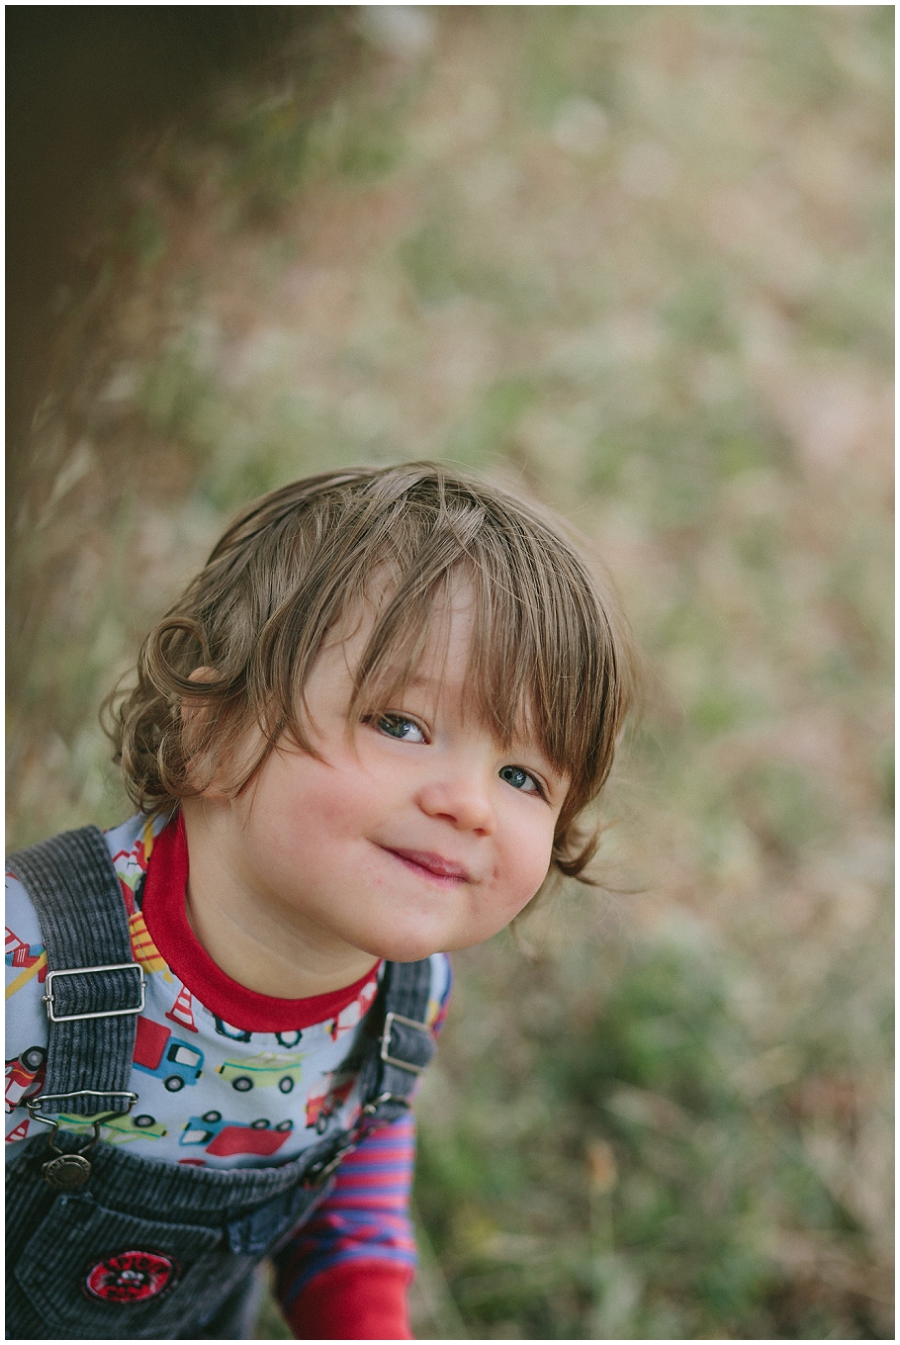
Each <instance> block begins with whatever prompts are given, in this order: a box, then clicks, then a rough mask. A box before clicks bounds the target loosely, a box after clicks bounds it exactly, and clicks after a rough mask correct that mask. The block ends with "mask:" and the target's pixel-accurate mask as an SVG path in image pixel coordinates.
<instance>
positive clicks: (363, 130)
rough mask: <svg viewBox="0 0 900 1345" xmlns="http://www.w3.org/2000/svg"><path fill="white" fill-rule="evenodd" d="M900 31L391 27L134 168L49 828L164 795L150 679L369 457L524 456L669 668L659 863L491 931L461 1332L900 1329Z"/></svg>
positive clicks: (69, 617)
mask: <svg viewBox="0 0 900 1345" xmlns="http://www.w3.org/2000/svg"><path fill="white" fill-rule="evenodd" d="M890 19H891V11H890V10H889V9H888V8H886V7H841V6H837V7H811V8H810V7H807V8H803V7H791V6H787V7H778V6H776V7H752V6H751V7H734V8H731V7H716V6H713V7H705V8H698V7H677V6H676V7H652V6H651V7H625V6H607V7H573V8H564V9H555V8H549V7H541V6H538V7H534V8H521V9H518V8H512V9H507V8H502V7H501V8H489V7H488V8H476V9H471V8H469V9H467V8H453V7H451V8H449V9H446V8H445V9H440V8H431V9H426V10H421V11H412V12H410V11H394V10H390V9H384V10H379V9H377V8H376V7H371V8H369V9H368V10H366V11H365V16H364V19H363V20H362V21H361V23H362V27H363V29H364V30H365V31H364V32H363V34H362V35H360V33H359V31H358V21H357V18H356V13H355V11H353V10H350V9H342V10H340V11H338V12H336V17H335V20H334V24H333V26H332V27H331V28H326V29H324V30H322V32H321V33H320V34H319V36H318V38H317V41H320V42H321V44H322V47H321V51H320V52H319V55H318V62H317V66H316V69H317V71H318V72H319V78H318V81H317V82H316V81H314V82H312V83H311V82H310V81H309V80H308V79H306V80H304V81H303V82H302V84H301V83H300V82H298V80H297V77H296V74H295V73H294V72H295V70H296V67H297V63H296V61H295V59H294V58H293V57H292V54H291V51H290V48H289V46H288V47H287V48H286V50H285V53H284V57H283V60H282V61H281V63H280V65H279V67H278V69H277V70H275V71H273V72H272V73H270V75H269V76H268V77H267V79H266V80H259V79H254V80H249V81H246V82H245V83H244V84H243V85H235V86H233V87H231V88H230V89H229V90H227V91H226V92H225V93H223V94H222V95H220V96H218V97H217V98H216V99H214V100H212V101H211V102H210V103H209V105H208V107H207V108H206V110H205V112H204V114H203V116H202V117H201V118H200V120H199V122H198V123H197V124H195V125H193V126H192V127H189V128H181V129H180V130H176V131H173V133H172V134H171V135H169V136H167V137H164V138H163V139H162V140H161V141H160V142H159V143H157V144H155V145H153V146H151V147H149V148H148V149H147V150H146V151H144V152H142V153H140V154H136V155H135V157H134V161H133V166H132V169H131V172H130V174H129V175H128V177H127V180H124V181H119V182H114V183H110V185H109V190H108V192H107V195H106V198H105V200H104V202H103V203H102V207H100V208H98V212H97V216H96V222H95V227H94V229H93V231H92V232H91V234H90V235H89V236H88V237H87V238H86V240H85V250H84V258H83V267H82V272H81V277H80V280H79V281H78V282H77V283H76V284H74V285H73V288H72V289H71V290H70V291H69V292H68V294H67V295H62V296H61V298H60V303H61V318H60V335H59V341H58V345H57V347H56V349H55V350H54V352H52V360H48V368H49V373H48V383H47V399H46V402H45V404H44V407H43V411H42V414H41V416H40V417H39V418H38V420H37V422H36V426H35V430H34V433H33V436H32V442H31V446H30V454H31V462H32V469H31V473H30V477H29V484H28V488H27V490H26V492H25V493H24V495H23V497H22V499H21V501H20V502H19V506H18V507H19V514H18V522H17V525H16V532H15V539H16V551H15V557H14V561H13V564H12V566H11V578H12V581H13V598H12V620H13V635H14V649H15V651H16V653H15V657H14V659H13V666H12V669H11V679H10V684H11V695H10V721H9V722H10V732H9V745H10V759H11V766H12V786H11V789H10V795H9V797H10V800H11V803H12V813H11V819H10V821H11V833H12V840H13V842H14V843H15V844H20V843H23V842H27V841H29V840H32V839H36V838H38V837H39V836H41V835H44V834H47V833H48V832H50V831H51V830H54V829H57V828H60V827H64V826H69V825H73V824H77V823H80V822H82V821H87V820H98V819H99V820H101V821H104V822H110V821H112V820H114V819H115V818H117V817H119V816H120V815H121V811H122V808H123V806H124V805H123V800H122V796H121V794H120V793H119V792H118V791H117V786H116V785H115V783H114V782H111V780H110V775H109V770H108V767H107V764H106V748H105V744H104V742H103V740H102V738H101V737H100V735H99V732H98V730H97V729H96V727H95V715H96V709H97V706H98V704H99V700H100V698H101V696H102V694H103V692H104V691H105V690H106V688H107V686H108V684H109V683H110V681H111V680H112V678H113V677H114V676H116V675H117V674H118V673H119V672H120V671H123V670H124V669H125V668H126V667H127V666H128V663H129V661H130V659H131V658H132V657H133V653H134V650H135V647H136V642H137V641H138V639H139V638H140V636H141V634H142V633H143V631H144V630H145V629H146V627H147V626H148V625H149V623H150V621H151V620H152V619H153V618H154V616H155V615H156V614H157V613H158V612H159V610H160V609H161V608H162V607H163V606H164V604H165V603H166V601H167V599H168V598H169V597H170V596H171V595H172V594H174V592H175V591H176V590H177V589H178V588H179V587H180V586H181V585H182V584H183V582H184V581H185V579H186V578H187V577H188V576H189V575H190V574H191V572H192V571H193V570H194V569H195V568H196V567H197V565H198V564H199V563H200V562H201V561H202V559H203V557H204V553H205V551H206V550H207V549H208V547H209V546H210V544H211V542H212V540H213V539H214V537H215V535H216V534H217V532H218V531H219V529H220V528H221V526H222V523H223V521H224V519H225V518H226V517H227V516H228V514H229V512H230V511H231V510H233V509H234V508H235V507H236V506H237V505H238V504H239V503H241V502H243V501H244V500H245V499H247V498H249V497H251V496H252V495H254V494H256V493H259V492H261V491H263V490H265V489H267V488H269V487H271V486H274V485H276V484H279V483H280V482H282V481H284V480H287V479H290V478H291V477H294V476H299V475H302V474H304V473H306V472H310V471H314V470H316V469H319V468H321V467H323V466H330V465H333V464H339V463H345V462H355V461H382V460H385V459H390V458H402V457H417V458H418V457H425V456H432V457H442V458H446V459H451V460H455V461H461V462H464V463H467V464H471V465H474V466H476V467H478V468H479V469H481V470H485V471H488V472H491V473H495V474H497V475H499V476H500V477H503V476H506V477H509V476H513V477H515V478H516V479H519V480H522V481H524V482H525V483H526V484H527V485H528V486H529V487H531V488H532V489H534V490H535V491H537V492H538V493H539V494H540V495H541V496H542V497H544V498H545V499H547V500H549V501H551V502H553V503H554V504H556V505H557V506H558V507H559V508H561V509H562V510H563V511H564V512H565V513H566V514H567V515H568V516H569V517H570V518H571V519H572V520H573V521H574V522H575V523H576V524H577V525H578V526H579V527H580V528H581V529H582V530H583V531H584V532H586V533H587V535H588V536H589V537H590V538H591V539H592V540H593V541H594V542H595V543H596V546H597V549H598V552H599V553H600V554H601V555H603V556H604V557H605V559H606V560H607V561H608V562H609V564H610V566H611V568H612V570H613V572H614V574H615V575H616V577H617V580H618V583H619V585H620V588H621V589H622V591H623V594H624V597H625V600H626V604H627V606H628V608H629V610H630V612H631V615H632V619H633V622H634V625H635V627H636V630H637V633H638V636H639V639H640V641H641V643H642V645H643V648H644V650H645V653H646V656H647V660H648V665H649V667H650V668H651V669H652V672H651V676H650V689H649V696H648V707H647V712H646V715H645V719H644V723H643V726H642V728H641V729H640V731H639V732H638V733H637V734H636V735H634V737H633V740H632V742H631V743H630V744H629V746H628V750H627V751H626V753H625V756H624V760H623V763H622V766H621V769H620V771H619V778H618V779H617V781H616V782H615V784H614V787H613V789H612V790H611V792H610V796H609V801H608V805H607V811H608V813H609V815H610V816H614V817H615V818H616V819H617V822H618V824H617V826H615V827H614V828H612V829H611V831H610V832H609V837H608V842H607V845H606V849H605V860H604V863H605V870H604V872H605V875H606V877H607V878H608V880H609V883H610V885H611V886H613V887H621V888H624V889H628V890H631V891H633V892H637V893H638V894H637V895H631V896H623V895H619V896H613V897H610V898H608V899H606V900H605V901H604V903H603V904H602V905H599V906H598V905H597V903H595V901H594V900H593V898H591V899H586V898H585V897H584V896H583V895H579V894H578V893H577V892H573V893H568V894H566V897H565V899H564V900H561V901H560V903H559V904H558V905H557V907H556V908H554V910H553V911H551V912H550V913H548V914H547V915H544V916H539V915H536V916H535V920H534V924H533V927H532V928H531V930H530V931H529V930H526V935H527V937H528V938H529V939H530V940H531V942H532V943H533V944H535V945H536V946H537V947H538V948H539V949H540V950H541V952H540V955H539V956H538V958H537V960H536V962H535V963H534V965H533V966H531V967H528V966H527V965H523V960H522V954H521V953H520V952H519V951H518V950H517V949H516V948H515V946H514V945H513V943H512V941H511V940H504V939H500V940H497V941H494V942H492V943H491V944H490V945H487V946H485V947H484V948H482V949H479V950H475V951H473V952H471V953H470V954H468V955H466V956H464V957H460V958H459V959H458V982H459V988H458V992H457V1003H456V1008H455V1013H454V1015H452V1016H451V1020H450V1024H449V1025H448V1028H447V1031H446V1038H445V1041H444V1043H443V1048H442V1052H441V1060H440V1063H439V1065H438V1066H437V1067H436V1070H435V1072H434V1074H433V1075H432V1077H431V1078H430V1079H429V1080H428V1082H427V1085H426V1088H425V1090H424V1094H423V1097H422V1105H421V1116H422V1130H423V1142H422V1155H423V1156H422V1170H421V1180H420V1188H419V1195H418V1201H419V1208H420V1211H421V1219H422V1221H423V1224H424V1226H425V1228H426V1229H427V1232H428V1247H429V1248H430V1250H427V1251H426V1260H425V1267H424V1271H423V1276H422V1288H421V1289H420V1290H419V1291H418V1297H417V1298H416V1312H417V1317H418V1333H419V1334H420V1335H422V1336H429V1335H431V1336H442V1335H443V1336H446V1335H461V1334H462V1333H463V1331H464V1330H465V1331H467V1332H468V1334H470V1335H473V1336H497V1337H502V1336H526V1337H531V1338H552V1337H565V1336H570V1337H580V1336H586V1337H591V1336H594V1337H604V1336H619V1337H626V1338H631V1337H635V1338H637V1337H645V1338H656V1337H666V1336H673V1337H681V1338H702V1337H706V1336H711V1335H712V1336H715V1335H718V1336H731V1337H750V1338H760V1337H765V1336H769V1337H777V1338H793V1337H817V1338H829V1337H841V1338H866V1337H868V1338H871V1337H878V1338H888V1337H890V1336H891V1334H892V1325H891V1317H890V1275H889V1269H888V1267H889V1263H890V1250H891V1236H892V1215H891V1211H890V1206H889V1189H890V1180H889V1172H890V1142H891V1126H890V1120H889V1109H890V1091H889V1088H888V1084H887V1073H888V1067H889V1054H888V1047H887V1041H886V1039H887V1032H888V1026H889V1004H890V999H889V996H890V973H889V966H888V963H887V959H886V956H885V950H886V947H887V946H888V943H889V938H890V934H889V918H890V917H889V906H888V892H889V878H888V874H889V856H890V835H891V833H890V829H889V809H890V803H891V794H892V777H891V775H890V770H891V757H890V713H891V710H890V707H891V701H890V690H889V686H890V655H889V645H888V633H889V624H890V593H891V581H890V572H889V569H888V565H889V557H890V504H891V496H890V451H891V408H892V396H891V383H890V379H891V372H892V350H891V289H890V262H891V251H890V246H891V234H890V215H891V203H892V182H891V164H892V150H891V145H890V133H891V125H892V117H891V34H890V31H889V24H890ZM598 1145H599V1146H601V1147H599V1148H598V1147H597V1146H598ZM602 1146H606V1147H605V1148H604V1147H602ZM598 1155H599V1157H598ZM604 1163H605V1164H606V1167H604V1166H603V1165H604ZM598 1164H599V1166H598ZM598 1172H600V1173H601V1176H600V1177H598ZM604 1172H605V1174H606V1175H605V1176H603V1175H602V1174H603V1173H604Z"/></svg>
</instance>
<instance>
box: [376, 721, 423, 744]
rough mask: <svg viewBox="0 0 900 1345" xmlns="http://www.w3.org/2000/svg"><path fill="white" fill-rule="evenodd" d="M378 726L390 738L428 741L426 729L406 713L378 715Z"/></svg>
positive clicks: (405, 740) (406, 741)
mask: <svg viewBox="0 0 900 1345" xmlns="http://www.w3.org/2000/svg"><path fill="white" fill-rule="evenodd" d="M375 724H376V726H377V728H378V729H379V730H380V731H381V732H382V733H386V734H387V736H388V737H389V738H399V739H400V740H401V741H402V742H405V743H424V742H426V741H427V739H426V737H425V733H424V730H423V729H422V728H421V726H420V725H419V724H417V723H416V721H415V720H414V719H407V718H406V717H405V716H404V715H378V717H377V718H376V719H375Z"/></svg>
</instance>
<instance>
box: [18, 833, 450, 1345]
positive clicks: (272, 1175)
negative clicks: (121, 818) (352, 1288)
mask: <svg viewBox="0 0 900 1345" xmlns="http://www.w3.org/2000/svg"><path fill="white" fill-rule="evenodd" d="M9 862H10V867H11V868H12V870H13V872H15V874H16V876H17V877H18V878H19V879H20V880H21V881H22V883H24V885H25V887H26V888H27V890H28V893H29V895H30V896H31V899H32V901H33V902H34V906H35V909H36V910H37V913H38V916H39V919H40V922H41V930H42V936H43V940H44V944H45V947H46V950H47V959H48V968H49V970H48V974H47V979H46V983H45V994H44V998H45V1000H46V1001H47V1013H48V1017H49V1019H50V1024H49V1042H48V1053H47V1074H46V1080H45V1084H44V1089H43V1091H42V1092H41V1093H40V1094H39V1095H38V1097H37V1098H35V1099H33V1101H31V1102H30V1103H29V1104H28V1110H29V1112H30V1114H31V1115H32V1117H33V1118H34V1119H35V1120H37V1119H39V1118H40V1117H42V1116H43V1117H47V1120H48V1126H47V1134H46V1135H43V1134H39V1135H37V1136H34V1137H31V1138H28V1139H25V1140H22V1141H20V1142H18V1143H17V1144H16V1145H15V1153H14V1155H13V1156H12V1157H11V1159H10V1160H9V1161H8V1163H7V1224H6V1229H7V1232H6V1254H7V1289H6V1332H7V1339H14V1340H46V1339H49V1338H53V1337H55V1338H64V1339H85V1340H88V1339H91V1340H112V1339H121V1338H123V1337H124V1338H125V1339H137V1340H141V1339H154V1340H235V1339H244V1338H246V1337H247V1336H248V1335H249V1333H250V1330H251V1329H252V1317H253V1310H254V1307H255V1293H256V1287H257V1285H258V1282H259V1277H258V1274H257V1268H258V1267H259V1265H260V1262H261V1261H262V1260H263V1258H265V1257H266V1256H268V1255H271V1254H272V1253H273V1251H277V1250H278V1249H279V1247H280V1246H281V1245H283V1244H284V1243H286V1242H287V1241H288V1239H289V1238H290V1235H291V1233H292V1232H293V1231H294V1230H295V1229H296V1228H297V1227H298V1226H299V1225H300V1224H302V1223H303V1222H304V1221H305V1220H306V1219H307V1218H308V1217H309V1215H310V1214H311V1212H312V1210H313V1209H314V1208H315V1206H316V1205H317V1204H318V1203H319V1202H320V1201H321V1200H322V1199H323V1197H324V1196H325V1195H326V1194H327V1192H328V1190H329V1189H330V1187H331V1185H332V1183H333V1181H334V1173H335V1171H336V1169H337V1167H338V1165H339V1163H340V1161H341V1158H342V1156H343V1155H344V1154H345V1153H347V1152H349V1150H350V1149H352V1148H354V1147H355V1146H356V1144H358V1143H359V1141H360V1139H362V1137H363V1136H364V1135H365V1134H366V1133H367V1132H368V1131H369V1130H372V1129H374V1128H375V1127H377V1126H382V1125H385V1124H386V1123H388V1122H390V1121H392V1120H395V1119H396V1117H398V1116H399V1115H400V1114H401V1113H402V1112H403V1111H404V1110H405V1109H406V1108H408V1106H409V1096H410V1094H411V1092H412V1089H413V1087H414V1085H415V1081H416V1077H417V1075H418V1074H419V1073H421V1071H422V1069H424V1067H425V1065H426V1064H427V1063H428V1061H429V1059H430V1058H431V1055H432V1052H433V1050H434V1043H433V1040H432V1037H431V1033H430V1032H429V1030H428V1028H427V1027H426V1026H425V1022H424V1020H425V1017H426V1013H427V1008H428V995H429V989H430V984H431V970H430V963H429V961H428V960H427V959H426V960H425V961H422V962H412V963H388V964H387V966H386V968H385V975H384V978H383V980H382V984H381V989H380V991H379V994H378V997H377V999H376V1001H375V1003H374V1004H373V1006H372V1008H371V1009H370V1010H369V1012H368V1014H367V1015H366V1017H365V1018H364V1019H363V1021H362V1023H361V1024H360V1025H359V1027H358V1028H357V1030H356V1032H355V1033H354V1036H353V1041H352V1044H351V1047H350V1051H349V1053H348V1055H347V1057H346V1059H345V1061H344V1063H343V1065H342V1066H341V1069H342V1072H343V1071H344V1070H347V1069H353V1070H354V1071H355V1072H356V1073H358V1075H359V1079H360V1095H361V1100H362V1104H363V1106H362V1112H361V1115H360V1118H359V1120H358V1122H357V1123H356V1125H355V1126H354V1127H353V1129H352V1130H344V1129H340V1128H335V1129H333V1130H326V1131H325V1134H324V1135H323V1136H322V1138H321V1139H320V1140H319V1141H318V1142H317V1143H315V1144H314V1145H313V1146H312V1147H311V1148H310V1149H307V1150H306V1151H305V1152H304V1153H303V1154H302V1155H301V1156H300V1157H299V1158H296V1159H294V1160H293V1161H291V1162H289V1163H285V1164H284V1165H283V1166H281V1167H268V1168H256V1169H253V1168H251V1169H247V1168H242V1169H236V1170H235V1171H233V1172H222V1171H214V1170H211V1169H207V1168H199V1167H182V1166H179V1165H177V1164H171V1163H160V1162H157V1161H155V1160H153V1159H149V1158H136V1157H133V1156H131V1155H129V1154H128V1153H127V1152H124V1151H123V1150H122V1149H118V1148H114V1147H113V1146H112V1145H110V1144H104V1143H94V1142H93V1141H89V1144H88V1146H86V1145H85V1141H84V1136H83V1135H76V1134H73V1133H71V1132H67V1131H62V1130H59V1131H55V1133H54V1127H55V1123H54V1120H53V1117H52V1114H53V1113H54V1112H56V1113H58V1112H61V1111H62V1112H66V1113H68V1114H70V1115H72V1114H74V1115H81V1116H95V1115H97V1114H98V1113H101V1112H102V1113H107V1114H108V1113H111V1112H115V1113H118V1114H123V1113H126V1112H128V1111H129V1110H130V1108H131V1106H132V1105H133V1100H134V1094H132V1093H129V1092H128V1091H127V1090H128V1082H129V1076H130V1072H131V1060H132V1054H133V1050H134V1040H135V1029H136V1022H137V1019H136V1015H137V1013H138V1012H139V1011H140V1008H141V1006H142V1003H143V970H142V968H141V967H140V966H139V965H138V964H137V963H135V962H134V961H133V959H132V955H131V944H130V940H129V934H128V920H127V913H126V910H125V905H124V902H123V899H122V893H121V889H120V887H119V880H118V878H117V876H116V873H115V870H114V868H113V865H112V862H111V860H110V857H109V851H108V850H107V847H106V843H105V841H104V839H103V834H102V832H100V831H99V830H98V829H97V828H96V827H85V828H83V829H81V830H80V831H71V832H64V833H63V834H62V835H60V836H55V837H53V838H52V839H51V840H49V841H44V842H42V843H41V844H40V845H36V846H32V847H31V848H30V849H28V850H22V851H20V852H19V853H18V854H15V855H13V856H11V857H10V861H9ZM19 1105H20V1106H21V1105H23V1104H21V1103H20V1104H19ZM334 1121H335V1125H336V1126H339V1121H338V1118H337V1117H335V1118H334ZM95 1133H99V1130H98V1127H95Z"/></svg>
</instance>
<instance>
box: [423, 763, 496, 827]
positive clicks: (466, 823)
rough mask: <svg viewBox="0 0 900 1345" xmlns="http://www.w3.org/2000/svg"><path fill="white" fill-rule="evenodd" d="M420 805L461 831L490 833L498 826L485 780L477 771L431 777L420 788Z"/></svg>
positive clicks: (430, 814) (424, 810)
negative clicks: (437, 777) (435, 778)
mask: <svg viewBox="0 0 900 1345" xmlns="http://www.w3.org/2000/svg"><path fill="white" fill-rule="evenodd" d="M419 806H420V807H421V809H422V811H423V812H424V813H427V814H428V816H429V817H442V818H445V819H446V820H447V821H448V822H450V823H452V824H453V826H455V827H458V828H459V829H460V830H461V831H477V832H480V833H482V834H483V835H490V834H491V833H492V832H493V831H494V830H495V828H496V826H497V818H496V814H495V812H494V806H493V804H492V803H491V800H490V797H489V794H488V790H487V788H486V785H485V782H484V781H483V780H481V779H480V778H479V777H478V775H477V774H476V773H475V772H472V773H471V774H469V773H466V774H463V773H460V774H459V775H455V776H453V777H452V778H451V777H447V778H445V779H441V780H430V781H428V782H427V783H426V784H424V785H423V786H422V787H421V789H420V791H419Z"/></svg>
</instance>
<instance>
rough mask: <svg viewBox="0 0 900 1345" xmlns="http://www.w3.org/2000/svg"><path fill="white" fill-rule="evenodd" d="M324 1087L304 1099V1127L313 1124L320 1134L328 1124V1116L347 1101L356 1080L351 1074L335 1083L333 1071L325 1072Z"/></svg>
mask: <svg viewBox="0 0 900 1345" xmlns="http://www.w3.org/2000/svg"><path fill="white" fill-rule="evenodd" d="M325 1081H326V1082H325V1087H324V1088H320V1089H319V1090H318V1091H317V1092H315V1093H310V1095H309V1097H308V1098H307V1099H306V1128H307V1130H309V1128H310V1126H315V1128H316V1130H317V1131H318V1133H319V1134H320V1135H321V1134H323V1133H324V1132H325V1130H326V1128H327V1126H328V1118H329V1117H330V1116H333V1115H334V1113H335V1112H336V1111H337V1109H338V1107H340V1106H341V1104H342V1103H344V1102H346V1101H347V1098H348V1097H349V1096H350V1094H351V1093H352V1091H353V1085H354V1083H355V1082H356V1079H355V1077H354V1076H353V1075H352V1074H351V1076H350V1077H349V1079H343V1080H342V1081H341V1082H340V1083H335V1081H334V1072H333V1071H332V1073H330V1074H326V1076H325Z"/></svg>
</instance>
